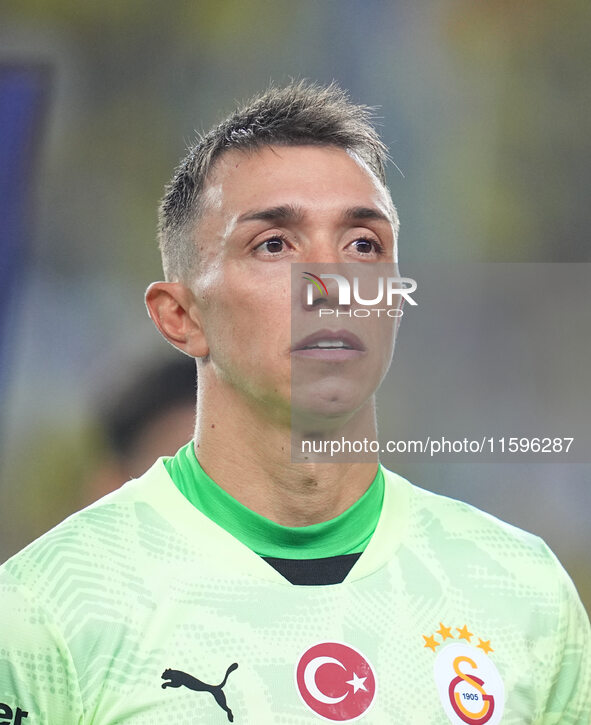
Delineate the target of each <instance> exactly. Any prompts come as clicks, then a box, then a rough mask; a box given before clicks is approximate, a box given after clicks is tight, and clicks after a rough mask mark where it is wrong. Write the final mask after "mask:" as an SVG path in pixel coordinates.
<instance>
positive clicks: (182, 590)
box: [0, 83, 591, 725]
mask: <svg viewBox="0 0 591 725" xmlns="http://www.w3.org/2000/svg"><path fill="white" fill-rule="evenodd" d="M384 159H385V149H384V147H383V145H382V144H381V142H380V141H379V139H378V137H377V135H376V133H375V131H374V129H373V128H372V127H371V125H370V124H369V120H368V115H367V112H366V110H365V109H364V108H361V107H358V106H355V105H353V104H351V103H350V102H349V101H348V100H347V98H346V96H345V94H344V93H343V92H342V91H340V90H339V89H338V88H337V87H335V86H331V87H329V88H320V87H317V86H314V85H307V84H304V83H296V84H292V85H290V86H288V87H287V88H284V89H279V90H277V89H272V90H270V91H268V92H267V93H265V94H263V95H262V96H260V97H258V98H256V99H254V100H253V101H251V102H250V103H249V104H247V105H246V106H245V107H243V108H241V109H238V110H237V111H236V112H235V113H234V114H233V115H232V116H230V117H229V118H228V119H227V120H226V121H224V122H223V123H222V124H220V125H219V126H218V127H216V128H214V129H212V130H211V131H210V132H209V133H208V134H207V135H206V136H205V137H204V138H203V139H201V140H200V141H199V143H198V144H196V146H195V147H194V148H192V149H191V151H190V152H189V155H188V156H187V158H186V159H185V160H184V161H183V162H182V163H181V165H180V166H179V168H178V170H177V172H176V174H175V176H174V178H173V180H172V182H171V184H170V185H169V187H168V188H167V191H166V195H165V197H164V200H163V203H162V207H161V216H160V243H161V250H162V255H163V263H164V270H165V276H166V281H165V282H156V283H154V284H152V285H151V286H150V287H149V289H148V291H147V295H146V302H147V306H148V310H149V312H150V315H151V317H152V319H153V320H154V322H155V324H156V326H157V327H158V329H159V330H160V332H161V333H162V334H163V335H164V336H165V338H166V339H167V340H169V341H170V342H171V343H172V344H173V345H175V347H177V348H179V349H180V350H182V351H184V352H185V353H187V354H188V355H190V356H192V357H194V358H196V359H197V367H198V393H197V424H196V429H195V436H194V439H193V441H192V442H191V443H190V444H189V445H187V446H185V447H184V448H182V449H181V450H180V451H179V453H178V454H177V455H176V456H175V457H173V458H165V459H159V460H158V461H157V462H156V463H155V464H154V466H153V467H152V468H151V469H150V470H149V471H148V472H147V473H146V474H145V475H144V476H142V477H140V478H139V479H137V480H133V481H131V482H128V483H127V484H126V485H125V486H123V487H122V489H120V490H119V491H116V492H115V493H113V494H110V495H109V496H107V497H106V498H104V499H102V500H101V501H99V502H98V503H96V504H94V505H93V506H91V507H90V508H88V509H85V510H83V511H82V512H79V513H78V514H75V515H74V516H72V517H70V518H69V519H67V520H66V521H65V522H63V523H62V524H61V525H60V526H58V527H56V528H55V529H54V530H53V531H51V532H49V533H48V534H46V535H45V536H43V537H41V539H39V540H38V541H36V542H34V543H33V544H31V545H30V546H29V547H28V548H27V549H25V550H24V551H23V552H21V553H20V554H18V555H17V556H16V557H14V558H13V559H11V560H10V561H9V562H7V564H6V565H5V566H4V567H3V571H2V575H1V579H0V582H1V583H0V587H1V588H0V596H1V598H2V613H3V614H2V624H1V625H0V702H1V703H2V704H1V705H0V714H2V715H3V716H4V720H5V721H6V722H11V723H12V722H14V723H17V722H18V723H21V722H26V721H29V722H38V723H60V724H65V723H85V724H86V723H93V724H96V725H110V724H114V723H138V724H140V723H157V722H164V721H166V722H172V723H223V722H228V721H229V722H236V723H257V724H258V723H263V724H266V723H269V724H271V723H293V724H294V725H295V724H299V723H314V722H319V721H320V720H325V721H326V720H328V721H331V722H349V721H353V720H357V719H361V720H362V721H363V722H366V723H373V724H379V725H382V724H386V723H409V724H412V725H414V724H415V723H418V724H420V725H423V724H425V725H429V724H430V723H433V724H435V723H443V722H447V721H450V722H452V723H457V724H458V725H459V724H460V723H474V724H475V725H481V724H484V723H490V724H491V725H495V724H496V723H500V722H503V723H540V724H541V723H543V724H544V725H550V723H571V724H572V723H577V724H578V725H583V724H585V725H588V723H589V721H590V717H591V696H590V692H589V687H590V684H589V683H590V677H591V675H590V661H589V657H590V654H589V623H588V620H587V618H586V615H585V613H584V611H583V608H582V606H581V604H580V601H579V600H578V597H577V595H576V592H575V590H574V587H573V585H572V583H571V581H570V580H569V578H568V576H567V575H566V574H565V572H564V571H563V569H562V568H561V567H560V565H559V564H558V562H557V561H556V559H555V557H554V556H553V555H552V553H551V552H550V551H549V550H548V549H547V547H546V546H545V545H544V544H543V542H541V541H540V540H539V539H537V538H536V537H533V536H531V535H529V534H526V533H524V532H522V531H519V530H517V529H515V528H513V527H511V526H508V525H506V524H503V523H501V522H499V521H497V520H495V519H494V518H492V517H490V516H488V515H486V514H483V513H481V512H478V511H476V510H474V509H472V508H471V507H469V506H467V505H465V504H462V503H459V502H455V501H452V500H449V499H446V498H443V497H439V496H436V495H434V494H430V493H427V492H425V491H421V490H420V489H417V488H416V487H414V486H412V485H411V484H409V483H408V482H407V481H405V480H404V479H402V478H400V477H399V476H397V475H396V474H393V473H391V472H389V471H386V470H385V469H383V468H382V467H380V466H379V465H378V463H377V461H376V460H372V457H371V456H369V457H363V458H362V459H360V460H349V461H343V460H339V461H338V462H334V463H327V462H324V461H322V462H318V461H317V460H311V459H310V460H309V461H308V462H306V463H302V462H299V461H298V460H294V458H295V459H297V456H295V455H294V454H295V453H296V452H297V451H296V450H295V449H297V447H298V445H300V444H303V443H304V442H305V441H307V440H308V441H316V440H320V441H325V440H328V439H330V438H331V437H332V436H334V435H335V433H340V432H342V431H344V432H346V434H347V435H348V436H353V435H359V434H360V433H363V434H364V435H368V437H369V438H371V436H372V435H373V436H374V437H375V416H374V404H375V403H374V393H375V389H376V387H377V385H378V384H379V382H380V380H381V377H382V376H383V374H384V372H385V369H386V368H387V365H388V363H389V359H390V355H391V352H392V345H393V337H394V325H393V321H396V320H397V319H399V318H397V317H396V316H394V317H393V318H391V319H390V321H389V323H388V324H389V327H388V325H385V326H384V327H380V326H379V325H378V323H377V322H375V321H368V324H367V328H363V327H362V326H361V324H360V323H359V319H360V318H358V317H357V316H356V315H353V314H351V315H350V316H348V314H347V313H348V312H351V313H352V311H353V304H352V303H351V304H346V303H345V302H344V301H343V300H342V299H341V298H340V297H337V296H336V295H335V289H334V285H333V286H332V287H331V289H330V292H329V290H328V286H327V288H326V289H323V288H322V287H319V288H318V289H317V291H316V292H314V291H313V290H312V294H311V295H309V294H308V291H307V290H308V284H311V283H309V282H302V281H301V275H300V272H299V270H300V269H302V270H304V271H306V272H308V273H309V274H308V276H307V279H308V280H309V279H316V278H318V279H317V281H318V280H320V281H322V282H324V281H325V280H324V278H323V277H322V276H321V275H320V274H316V272H317V271H319V269H321V268H323V265H329V268H330V269H332V270H333V271H332V272H328V273H327V274H338V273H339V272H335V270H340V271H341V272H343V270H344V269H345V268H347V267H348V265H349V264H351V266H352V267H353V268H354V269H356V270H358V269H362V270H365V271H366V273H367V276H368V279H365V280H364V279H363V273H360V274H361V277H360V278H359V280H360V281H359V285H360V286H363V285H365V286H367V285H368V284H369V282H371V275H372V274H373V273H375V270H382V269H389V270H392V269H394V270H395V263H396V238H397V231H398V220H397V216H396V211H395V209H394V205H393V204H392V202H391V199H390V196H389V193H388V191H387V189H386V186H385V177H384ZM352 263H354V264H352ZM378 263H380V264H378ZM316 265H319V267H318V268H317V267H316ZM382 265H384V267H382ZM294 268H295V269H296V270H298V273H297V274H296V275H293V276H292V274H293V269H294ZM332 281H335V278H332ZM294 288H295V289H294ZM290 290H291V293H290ZM402 296H403V295H399V297H402ZM399 301H400V300H399ZM393 308H394V309H399V307H396V304H394V305H393ZM331 310H332V313H336V311H337V310H339V311H340V313H341V315H340V317H339V316H337V315H336V314H326V315H324V316H323V318H324V319H322V320H321V321H319V318H320V317H321V316H322V315H321V314H320V313H321V312H322V311H324V312H327V311H331ZM292 326H293V327H295V328H296V331H295V333H294V335H293V336H292V335H291V334H290V327H292ZM292 337H293V339H292ZM294 370H295V371H296V372H297V375H294ZM300 447H301V448H302V449H303V448H304V447H303V446H300Z"/></svg>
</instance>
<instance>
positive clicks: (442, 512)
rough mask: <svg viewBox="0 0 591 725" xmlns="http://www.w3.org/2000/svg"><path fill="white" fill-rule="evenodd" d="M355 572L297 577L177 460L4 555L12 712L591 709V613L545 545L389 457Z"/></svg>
mask: <svg viewBox="0 0 591 725" xmlns="http://www.w3.org/2000/svg"><path fill="white" fill-rule="evenodd" d="M382 471H383V474H384V481H385V488H384V497H383V504H382V510H381V515H380V518H379V521H378V524H377V527H376V529H375V532H374V534H373V536H372V537H371V540H370V541H369V544H368V545H367V546H366V548H365V549H364V551H363V553H362V554H361V555H360V557H359V558H358V560H357V561H356V563H355V564H354V566H353V568H352V569H351V571H350V572H349V574H348V575H347V576H346V578H345V580H344V581H343V582H342V583H340V584H333V585H328V586H298V585H293V584H290V583H289V582H288V581H287V580H286V579H284V578H283V577H282V576H281V574H279V572H278V571H276V570H275V569H274V568H273V567H271V566H270V565H269V564H268V563H267V562H266V561H264V560H263V559H262V558H261V557H260V556H258V555H257V554H256V553H255V552H254V551H252V550H251V549H250V548H248V547H247V546H246V545H245V544H243V543H241V542H240V541H239V540H238V539H236V538H235V537H234V536H232V535H231V534H230V533H228V532H227V531H226V530H225V529H223V528H221V527H220V526H219V525H217V524H216V523H214V521H212V520H211V519H209V518H208V517H207V516H205V515H204V514H203V513H201V511H199V510H198V509H197V508H196V507H195V506H193V505H192V504H191V503H190V502H189V501H188V500H187V499H186V498H185V496H183V494H182V493H181V492H180V491H179V490H178V488H177V487H176V486H175V484H174V483H173V481H172V480H171V478H170V476H169V474H168V472H167V470H166V468H165V466H164V463H163V460H162V459H160V460H159V461H157V462H156V463H155V464H154V466H153V467H152V468H151V469H150V470H149V471H148V472H147V473H146V474H145V475H144V476H142V477H141V478H139V479H137V480H134V481H131V482H129V483H127V484H125V485H124V486H123V487H122V488H121V489H119V490H118V491H116V492H114V493H112V494H110V495H108V496H106V497H105V498H103V499H101V500H100V501H98V502H97V503H96V504H93V505H92V506H90V507H89V508H87V509H84V510H83V511H81V512H79V513H77V514H74V515H73V516H71V517H70V518H68V519H66V520H65V521H64V522H63V523H61V524H60V525H59V526H57V527H56V528H54V529H53V530H52V531H50V532H48V533H47V534H45V535H44V536H42V537H41V538H40V539H38V540H37V541H35V542H33V543H32V544H31V545H30V546H28V547H27V548H26V549H24V550H23V551H22V552H20V553H19V554H17V555H16V556H14V557H13V558H12V559H10V560H9V561H8V562H6V564H4V565H3V566H2V567H1V568H0V603H1V604H0V725H8V724H9V723H10V724H11V725H29V724H30V725H45V724H48V723H49V724H51V725H115V723H128V724H129V725H156V724H157V723H166V724H167V725H168V724H170V725H200V724H202V723H207V724H208V725H209V724H211V725H215V724H216V723H217V724H219V725H222V724H223V723H227V722H234V723H236V724H237V725H239V724H240V725H242V724H245V725H246V724H247V725H275V724H276V725H304V723H310V724H311V723H320V722H322V721H324V722H351V721H356V720H359V721H360V722H362V723H364V725H365V724H367V725H370V724H371V725H390V724H392V725H394V724H396V725H445V723H448V722H451V723H455V724H456V725H464V724H466V723H467V724H468V725H485V723H489V725H497V724H498V723H502V724H503V725H517V724H520V725H521V724H524V723H532V724H533V723H536V724H538V725H551V724H553V723H556V724H557V725H558V724H560V725H589V724H590V723H591V664H590V655H591V653H590V632H589V621H588V619H587V616H586V614H585V612H584V610H583V607H582V605H581V603H580V601H579V599H578V596H577V594H576V591H575V589H574V587H573V585H572V582H571V581H570V579H569V578H568V576H567V575H566V573H565V572H564V570H563V569H562V567H561V566H560V564H559V563H558V562H557V560H556V558H555V557H554V555H553V554H552V553H551V552H550V551H549V549H548V548H547V547H546V546H545V544H544V543H543V542H542V541H541V540H540V539H538V538H537V537H535V536H532V535H530V534H526V533H524V532H522V531H520V530H519V529H516V528H514V527H512V526H509V525H507V524H504V523H502V522H500V521H498V520H497V519H495V518H493V517H491V516H489V515H487V514H484V513H482V512H480V511H478V510H476V509H474V508H472V507H470V506H468V505H466V504H463V503H460V502H457V501H453V500H451V499H448V498H445V497H442V496H438V495H435V494H432V493H428V492H426V491H423V490H421V489H419V488H417V487H415V486H413V485H411V484H410V483H408V482H407V481H406V480H404V479H403V478H401V477H400V476H397V475H396V474H394V473H391V472H389V471H386V470H385V469H382Z"/></svg>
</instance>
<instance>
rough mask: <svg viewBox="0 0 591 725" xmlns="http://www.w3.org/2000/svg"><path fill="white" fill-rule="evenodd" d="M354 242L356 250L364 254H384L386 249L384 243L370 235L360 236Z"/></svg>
mask: <svg viewBox="0 0 591 725" xmlns="http://www.w3.org/2000/svg"><path fill="white" fill-rule="evenodd" d="M352 244H353V246H354V247H355V250H356V251H357V252H359V253H360V254H361V255H363V256H366V255H368V254H382V253H383V251H384V248H383V247H382V245H381V244H380V243H379V242H378V241H377V240H376V239H371V238H370V237H359V238H358V239H355V241H354V242H352Z"/></svg>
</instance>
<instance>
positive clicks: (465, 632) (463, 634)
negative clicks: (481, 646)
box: [456, 625, 472, 642]
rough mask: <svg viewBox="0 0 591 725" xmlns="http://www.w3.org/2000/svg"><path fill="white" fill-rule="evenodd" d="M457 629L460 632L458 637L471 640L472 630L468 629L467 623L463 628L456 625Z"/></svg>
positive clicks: (467, 640)
mask: <svg viewBox="0 0 591 725" xmlns="http://www.w3.org/2000/svg"><path fill="white" fill-rule="evenodd" d="M456 629H457V630H458V632H459V633H460V636H459V637H458V639H465V640H466V642H469V641H470V637H472V632H469V631H468V627H466V625H464V626H463V627H462V628H461V629H460V628H459V627H456Z"/></svg>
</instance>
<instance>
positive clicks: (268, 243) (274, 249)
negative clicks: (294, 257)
mask: <svg viewBox="0 0 591 725" xmlns="http://www.w3.org/2000/svg"><path fill="white" fill-rule="evenodd" d="M286 246H287V242H286V240H285V239H284V238H283V237H281V236H279V235H278V234H276V235H274V236H272V237H269V239H265V241H264V242H261V243H260V244H258V245H257V246H256V247H255V248H254V251H255V252H263V253H266V254H267V255H268V256H273V255H277V254H280V253H281V252H283V251H285V248H286Z"/></svg>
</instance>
